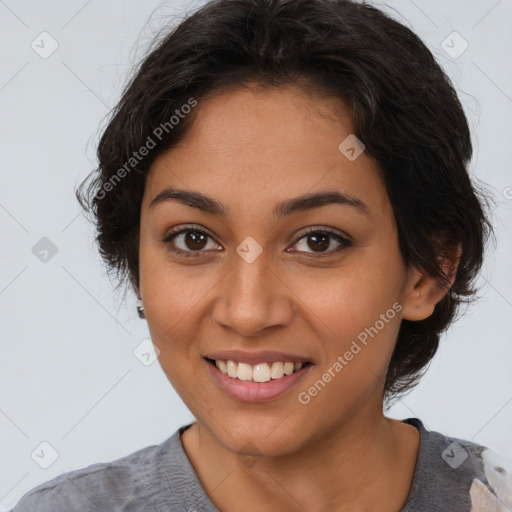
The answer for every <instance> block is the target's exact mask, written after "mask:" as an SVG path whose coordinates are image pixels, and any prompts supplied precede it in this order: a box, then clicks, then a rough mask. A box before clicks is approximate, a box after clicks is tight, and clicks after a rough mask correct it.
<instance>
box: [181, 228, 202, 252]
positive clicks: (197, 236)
mask: <svg viewBox="0 0 512 512" xmlns="http://www.w3.org/2000/svg"><path fill="white" fill-rule="evenodd" d="M201 239H202V240H201ZM205 240H206V236H205V235H204V233H199V232H197V231H188V232H187V233H186V235H185V243H186V244H187V247H188V248H189V249H202V248H203V247H204V242H205ZM201 243H202V245H201ZM194 244H199V245H198V246H197V245H194Z"/></svg>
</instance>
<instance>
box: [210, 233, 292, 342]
mask: <svg viewBox="0 0 512 512" xmlns="http://www.w3.org/2000/svg"><path fill="white" fill-rule="evenodd" d="M250 244H251V242H249V245H248V246H244V244H243V243H242V244H240V246H239V247H238V248H237V254H233V260H232V261H231V262H230V266H231V268H230V271H229V272H228V275H227V276H226V279H225V280H224V286H223V289H222V292H221V293H222V296H221V297H219V298H218V300H217V305H216V308H215V313H214V318H215V320H217V322H218V323H220V324H223V325H225V326H230V327H232V328H233V329H235V330H237V331H240V332H241V333H244V334H245V335H250V334H251V333H257V332H259V331H261V330H262V329H264V328H266V327H268V326H271V325H278V324H284V323H286V322H287V321H289V319H290V314H291V307H290V303H289V300H288V299H287V297H286V293H285V289H286V287H283V285H282V283H281V282H280V280H279V279H278V278H277V277H276V275H275V271H272V270H271V268H270V264H269V258H268V257H267V256H266V254H263V252H262V251H260V253H259V254H256V253H255V252H254V251H255V247H254V246H253V247H251V245H250ZM244 249H248V250H245V251H244Z"/></svg>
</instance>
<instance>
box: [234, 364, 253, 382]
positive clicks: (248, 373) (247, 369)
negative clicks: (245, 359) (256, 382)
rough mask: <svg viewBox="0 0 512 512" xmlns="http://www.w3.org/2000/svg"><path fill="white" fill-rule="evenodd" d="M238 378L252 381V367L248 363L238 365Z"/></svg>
mask: <svg viewBox="0 0 512 512" xmlns="http://www.w3.org/2000/svg"><path fill="white" fill-rule="evenodd" d="M236 376H237V377H238V379H239V380H252V366H251V365H250V364H247V363H238V370H237V372H236Z"/></svg>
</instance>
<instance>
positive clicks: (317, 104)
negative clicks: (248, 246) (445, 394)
mask: <svg viewBox="0 0 512 512" xmlns="http://www.w3.org/2000/svg"><path fill="white" fill-rule="evenodd" d="M197 115H198V117H197V119H196V120H195V122H194V124H193V126H192V129H191V131H190V133H189V134H188V135H187V136H186V137H185V139H184V140H183V141H182V143H181V144H180V145H179V146H177V147H176V148H173V149H172V150H170V151H168V152H167V153H164V154H162V155H160V157H159V158H158V159H157V160H156V161H155V163H154V164H153V166H152V168H151V169H150V172H149V174H148V176H147V181H146V187H145V192H144V198H143V202H142V207H141V224H140V235H141V236H140V253H139V255H140V290H139V291H140V294H141V297H142V300H143V303H144V308H145V314H146V319H147V322H148V325H149V329H150V333H151V337H152V339H153V342H154V344H155V345H156V346H157V348H158V349H159V350H160V356H159V361H160V364H161V366H162V369H163V370H164V372H165V374H166V375H167V377H168V379H169V381H170V382H171V383H172V385H173V386H174V387H175V389H176V391H177V392H178V393H179V394H180V396H181V398H182V399H183V401H184V402H185V404H186V405H187V406H188V408H189V409H190V410H191V412H192V413H193V415H194V416H195V418H196V419H197V422H196V423H195V424H194V425H193V426H192V427H191V428H189V429H188V430H187V431H186V432H185V433H184V434H183V436H182V442H183V445H184V448H185V451H186V453H187V455H188V457H189V459H190V461H191V463H192V465H193V466H194V469H195V471H196V473H197V474H198V477H199V479H200V481H201V483H202V485H203V486H204V487H205V489H206V491H207V492H208V493H209V495H210V499H211V500H212V501H213V502H214V504H215V505H216V506H217V507H218V508H219V509H220V510H222V511H223V512H231V511H239V510H246V511H249V512H250V511H258V512H259V511H261V510H266V511H274V510H275V511H278V510H279V511H282V510H307V511H308V512H319V511H326V510H330V511H332V510H336V511H345V510H347V511H348V510H350V511H352V512H354V511H363V510H379V511H381V512H386V511H390V512H391V511H398V510H399V509H400V507H401V506H402V505H403V503H404V502H405V500H406V498H407V495H408V493H409V490H410V485H411V481H412V477H413V472H414V468H415V464H416V458H417V453H418V446H419V434H418V432H417V430H416V429H415V428H414V427H412V426H409V425H406V424H403V423H401V422H398V421H395V420H391V419H388V418H386V417H385V416H384V415H383V408H382V396H383V387H384V379H385V375H386V370H387V367H388V363H389V360H390V357H391V354H392V351H393V347H394V344H395V340H396V337H397V334H398V330H399V326H400V320H401V318H405V319H409V320H420V319H423V318H426V317H428V316H429V315H430V314H431V313H432V311H433V309H434V306H435V304H436V303H437V302H438V301H439V300H440V299H441V298H442V296H443V294H444V293H445V291H444V290H443V289H441V288H440V286H439V285H438V284H437V282H436V281H435V280H434V279H433V278H431V277H429V276H427V275H424V274H423V273H422V272H421V270H420V269H416V268H406V266H405V265H404V263H403V260H402V258H401V255H400V252H399V246H398V235H397V228H396V221H395V218H394V215H393V211H392V207H391V204H390V202H389V199H388V196H387V193H386V190H385V186H384V183H383V181H382V178H381V174H380V170H379V168H378V165H377V163H376V162H375V161H374V160H373V159H372V158H371V157H369V156H368V155H367V154H366V153H364V152H363V153H362V154H361V155H360V156H359V157H358V158H357V159H355V160H354V161H350V160H349V159H347V158H346V157H345V155H344V154H342V153H341V152H340V150H339V149H338V145H339V144H340V143H341V142H342V141H343V140H344V139H345V138H346V137H347V136H348V135H349V134H351V133H353V129H352V121H351V115H350V110H349V108H348V107H347V106H346V105H345V104H343V103H341V102H340V101H338V100H335V99H320V98H317V97H315V96H312V95H310V94H309V93H308V92H304V91H301V90H299V89H296V88H294V87H286V88H276V89H271V90H266V91H261V90H258V89H256V88H254V87H252V88H243V89H237V90H232V91H229V92H224V93H222V94H220V95H217V96H214V97H212V98H209V99H207V100H202V101H200V102H199V104H198V106H197ZM169 186H173V187H178V188H181V189H187V190H195V191H199V192H201V193H203V194H205V195H208V196H210V197H212V198H214V199H215V200H216V201H218V202H220V203H222V204H223V205H225V206H226V207H227V208H229V214H228V216H227V217H226V218H225V219H222V218H220V217H218V216H216V215H213V214H210V213H206V212H202V211H200V210H199V209H197V208H194V207H191V206H187V205H184V204H182V203H180V202H177V201H167V202H163V203H160V204H158V205H157V206H154V207H151V208H150V206H149V204H150V202H151V200H152V199H153V198H154V197H155V196H156V195H157V194H158V193H159V192H160V191H161V190H163V189H164V188H166V187H169ZM320 190H322V191H323V190H337V191H339V192H342V193H344V194H347V195H350V196H352V197H356V198H358V199H359V200H361V201H363V202H364V203H365V204H366V206H367V209H368V213H367V214H362V213H360V212H359V211H357V209H355V208H353V207H351V206H348V205H339V204H330V205H324V206H322V207H319V208H315V209H312V210H307V211H302V212H298V213H294V214H292V215H290V216H289V217H284V218H282V219H278V218H276V217H274V215H273V213H272V209H273V207H274V206H275V205H276V204H277V203H278V202H280V201H283V200H286V199H290V198H293V197H296V196H299V195H302V194H304V193H307V192H317V191H320ZM189 224H192V225H193V226H194V227H197V228H198V229H201V230H203V231H206V232H208V234H210V236H211V238H207V239H206V240H207V241H206V242H204V243H203V244H202V246H200V247H201V248H200V249H199V250H202V251H203V253H202V254H201V255H200V256H199V257H188V258H187V257H185V256H180V255H176V254H175V253H173V252H172V251H171V250H170V248H171V247H174V248H176V247H177V248H180V249H182V250H185V251H186V250H188V251H189V252H193V251H194V250H196V252H197V247H199V245H195V244H191V243H189V244H188V245H187V244H186V242H185V238H184V237H183V236H182V237H179V238H178V240H176V239H175V240H174V242H173V243H169V244H168V245H167V246H166V244H164V243H163V242H162V240H163V239H164V238H165V236H166V235H167V234H168V233H169V231H170V229H171V228H174V227H178V226H183V227H184V226H185V225H189ZM309 226H314V227H315V228H318V229H321V228H324V229H325V228H332V229H334V230H335V231H336V232H338V233H339V234H340V235H342V236H344V237H346V238H348V239H349V240H350V241H351V243H352V245H351V246H349V247H342V249H341V250H339V251H337V250H336V248H338V247H339V246H340V244H339V242H337V241H336V239H335V238H332V237H331V238H327V240H326V242H325V248H324V249H321V248H320V249H318V248H316V249H315V246H314V244H313V243H311V237H309V238H308V237H304V236H303V235H304V228H306V227H309ZM248 236H251V237H253V238H254V239H255V240H256V241H257V242H258V243H259V245H260V246H261V248H262V253H261V254H260V255H259V256H258V258H257V259H256V260H255V261H253V262H252V263H247V262H246V261H245V260H244V259H243V258H242V257H240V256H239V255H238V253H237V252H236V248H237V246H239V244H240V243H241V242H242V241H243V240H244V239H245V238H246V237H248ZM308 240H309V242H308ZM329 242H330V245H328V244H329ZM322 247H323V246H322ZM329 251H330V253H329ZM328 253H329V255H328V256H327V257H325V256H324V257H322V254H328ZM395 303H398V304H400V305H401V306H402V309H401V311H400V312H399V313H398V314H396V316H395V317H394V318H393V319H391V320H389V321H388V322H387V323H385V326H384V328H382V329H381V330H380V331H379V332H378V334H377V335H376V336H374V337H373V338H369V342H368V344H367V345H366V346H364V348H362V350H361V351H360V352H359V353H358V354H357V355H356V356H354V358H353V359H352V360H351V361H350V362H349V363H348V364H347V365H346V366H344V368H343V370H342V371H340V372H338V373H337V374H336V377H334V378H332V380H331V381H330V382H329V383H328V384H327V385H326V386H325V387H324V388H323V389H322V390H321V392H319V393H318V394H317V395H316V396H314V397H313V398H312V399H311V401H310V402H309V403H308V404H306V405H304V404H301V403H300V402H299V401H298V399H297V397H298V394H299V392H301V391H307V389H308V388H309V387H310V386H312V385H313V383H314V382H315V381H317V380H318V379H319V378H321V376H322V374H323V373H324V372H326V371H327V370H328V368H329V367H332V366H333V364H334V362H335V361H336V360H337V358H338V356H339V355H343V354H344V353H345V352H346V351H347V350H348V349H349V348H350V346H351V343H352V340H354V339H356V338H357V335H358V334H359V333H361V332H362V331H364V330H365V328H368V327H370V326H374V325H375V323H376V321H377V320H379V318H381V317H380V315H382V314H385V313H386V311H387V310H389V309H390V308H392V305H393V304H395ZM229 349H239V350H245V351H253V352H254V351H257V350H278V351H284V352H291V353H293V354H297V355H298V356H301V357H304V358H306V359H307V360H309V361H312V362H313V363H314V364H313V366H312V367H311V368H310V370H309V372H308V373H307V375H305V376H304V378H302V379H301V381H300V382H299V383H298V384H297V386H296V387H294V388H293V389H291V390H289V391H288V392H287V393H285V394H284V395H283V396H281V397H279V398H277V399H274V400H270V401H267V402H263V403H247V402H242V401H240V400H235V399H233V398H231V397H230V396H228V395H227V394H225V393H224V392H223V391H222V390H221V389H219V387H217V385H216V384H215V383H214V381H213V379H212V377H211V376H210V372H209V371H208V367H207V366H206V365H207V364H208V363H206V362H205V361H204V359H203V358H202V355H204V354H206V353H207V352H209V351H213V350H229Z"/></svg>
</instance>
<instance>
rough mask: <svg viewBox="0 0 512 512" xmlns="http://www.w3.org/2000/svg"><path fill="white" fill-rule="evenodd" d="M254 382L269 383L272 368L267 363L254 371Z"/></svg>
mask: <svg viewBox="0 0 512 512" xmlns="http://www.w3.org/2000/svg"><path fill="white" fill-rule="evenodd" d="M252 380H253V381H254V382H268V381H269V380H270V368H269V366H268V364H267V363H261V364H257V365H256V366H254V368H253V369H252Z"/></svg>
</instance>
